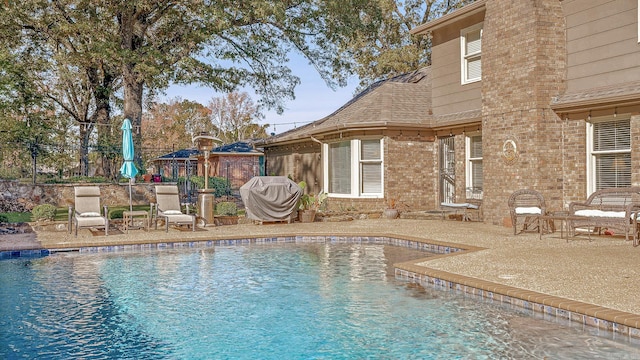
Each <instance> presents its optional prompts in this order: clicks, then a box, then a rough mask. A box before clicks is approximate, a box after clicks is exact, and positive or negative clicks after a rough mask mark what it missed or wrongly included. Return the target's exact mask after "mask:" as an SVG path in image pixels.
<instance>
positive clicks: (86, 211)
mask: <svg viewBox="0 0 640 360" xmlns="http://www.w3.org/2000/svg"><path fill="white" fill-rule="evenodd" d="M74 191H75V197H74V206H69V233H71V231H72V228H73V225H75V229H76V230H75V234H76V236H78V228H104V234H105V236H106V235H109V217H108V210H107V206H106V205H105V206H104V215H102V214H101V213H100V211H101V208H100V188H99V187H98V186H76V187H75V188H74Z"/></svg>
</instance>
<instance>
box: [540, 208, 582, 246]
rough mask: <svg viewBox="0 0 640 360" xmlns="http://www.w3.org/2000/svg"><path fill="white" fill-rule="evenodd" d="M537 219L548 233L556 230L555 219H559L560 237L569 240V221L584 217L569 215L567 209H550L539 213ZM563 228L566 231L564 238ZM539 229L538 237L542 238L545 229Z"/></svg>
mask: <svg viewBox="0 0 640 360" xmlns="http://www.w3.org/2000/svg"><path fill="white" fill-rule="evenodd" d="M538 219H539V222H540V223H541V224H546V226H547V228H548V232H549V233H552V232H555V230H556V229H555V226H554V225H555V221H559V222H560V238H561V239H565V240H566V241H567V242H569V236H570V235H571V231H570V228H569V221H571V220H581V219H584V217H580V216H574V215H569V212H568V211H551V212H548V213H547V214H544V215H539V216H538ZM541 226H542V225H541ZM565 228H566V233H567V237H566V238H565V237H564V232H565ZM540 230H541V231H540V239H542V234H543V233H544V232H545V231H543V230H544V229H540ZM589 240H591V238H589Z"/></svg>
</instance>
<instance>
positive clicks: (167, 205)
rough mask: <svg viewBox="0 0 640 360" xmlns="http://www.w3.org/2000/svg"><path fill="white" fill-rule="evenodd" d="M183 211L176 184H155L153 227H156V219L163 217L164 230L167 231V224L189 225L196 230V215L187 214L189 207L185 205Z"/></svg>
mask: <svg viewBox="0 0 640 360" xmlns="http://www.w3.org/2000/svg"><path fill="white" fill-rule="evenodd" d="M185 208H186V210H185V212H182V210H181V209H180V192H179V191H178V186H177V185H156V205H155V211H154V212H153V213H154V214H153V216H154V221H155V223H156V226H155V228H156V229H157V228H158V220H159V219H160V218H162V219H164V223H165V227H166V232H169V224H175V225H191V229H192V230H193V231H196V216H195V215H194V214H189V207H188V206H185Z"/></svg>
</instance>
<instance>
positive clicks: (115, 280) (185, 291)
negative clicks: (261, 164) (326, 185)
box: [0, 244, 640, 359]
mask: <svg viewBox="0 0 640 360" xmlns="http://www.w3.org/2000/svg"><path fill="white" fill-rule="evenodd" d="M424 256H425V253H424V252H419V251H416V250H409V249H404V248H399V247H395V246H390V245H382V244H286V245H250V246H231V247H216V248H215V250H214V249H212V248H210V249H183V250H164V251H147V252H129V253H119V254H114V253H100V254H77V253H69V254H55V255H52V256H49V257H45V258H39V259H12V260H4V261H0V299H1V304H2V306H1V307H0V358H9V359H11V358H52V359H67V358H84V359H103V358H114V359H141V358H145V359H198V358H201V359H205V358H206V359H352V358H359V359H362V358H389V359H406V358H420V359H429V358H438V359H440V358H446V359H451V358H465V359H466V358H475V359H484V358H486V359H492V358H518V359H523V358H543V357H544V356H550V357H551V358H554V359H559V358H566V359H579V358H584V359H594V358H607V359H611V358H618V359H625V358H629V359H632V358H637V357H638V356H640V347H638V344H636V343H632V342H629V340H628V339H626V338H625V339H616V338H615V336H614V335H612V334H609V335H607V334H605V336H596V335H594V333H595V332H598V333H599V334H602V331H598V330H593V329H587V330H583V329H578V328H575V327H571V326H562V325H559V324H555V323H552V322H548V321H544V320H541V319H535V318H532V317H529V316H527V315H525V314H523V313H521V312H518V311H510V310H508V309H506V307H504V306H496V305H495V304H487V303H484V302H481V301H478V300H476V299H474V298H470V297H466V296H464V295H462V294H457V293H455V292H447V291H438V290H434V289H424V288H422V287H419V286H416V285H412V284H408V283H406V282H403V281H399V280H396V279H395V278H394V277H393V271H392V269H391V266H390V265H391V264H392V263H393V262H397V261H404V260H408V259H412V258H419V257H424ZM590 331H593V332H594V333H591V332H590Z"/></svg>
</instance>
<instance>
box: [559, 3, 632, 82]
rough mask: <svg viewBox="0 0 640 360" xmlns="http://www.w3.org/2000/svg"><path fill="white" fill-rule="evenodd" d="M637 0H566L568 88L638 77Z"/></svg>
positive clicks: (629, 79) (625, 80) (630, 79)
mask: <svg viewBox="0 0 640 360" xmlns="http://www.w3.org/2000/svg"><path fill="white" fill-rule="evenodd" d="M637 6H638V1H637V0H611V1H602V0H565V1H562V8H563V11H564V14H565V16H566V24H567V25H566V26H567V37H566V38H567V64H568V69H567V91H568V92H570V93H571V92H577V91H582V90H585V89H589V88H596V87H602V86H608V85H615V84H620V83H625V82H629V81H637V80H640V71H638V64H640V45H638V27H637V26H638V23H637V21H638V19H637V17H638V13H637Z"/></svg>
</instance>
